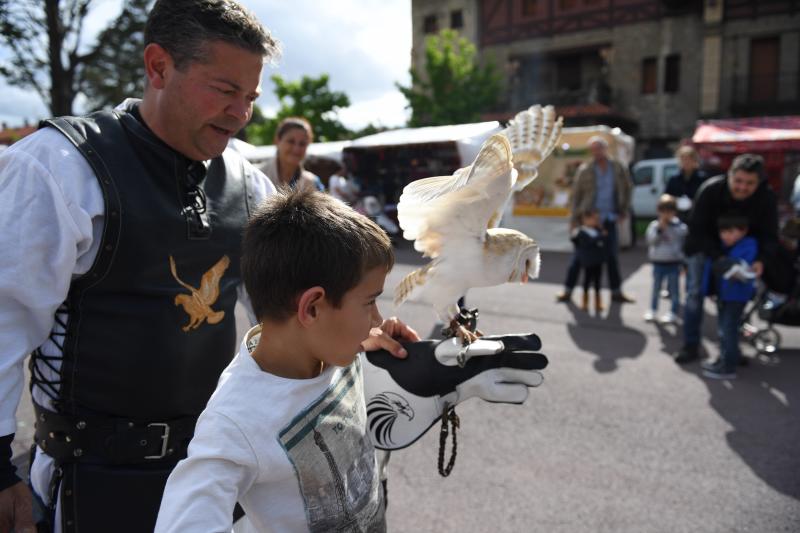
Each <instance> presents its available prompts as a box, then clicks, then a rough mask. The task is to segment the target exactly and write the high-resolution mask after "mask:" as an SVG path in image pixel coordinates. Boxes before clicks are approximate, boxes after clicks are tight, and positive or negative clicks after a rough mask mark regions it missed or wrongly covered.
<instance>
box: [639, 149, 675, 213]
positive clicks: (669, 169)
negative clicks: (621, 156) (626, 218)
mask: <svg viewBox="0 0 800 533" xmlns="http://www.w3.org/2000/svg"><path fill="white" fill-rule="evenodd" d="M677 173H678V161H677V160H676V159H675V158H672V157H670V158H667V159H644V160H642V161H639V162H638V163H636V164H635V165H633V172H632V174H631V178H633V198H632V199H631V207H632V209H633V216H635V217H636V218H656V204H657V203H658V197H659V196H661V195H662V194H664V189H665V188H666V187H667V180H669V178H671V177H672V176H674V175H675V174H677Z"/></svg>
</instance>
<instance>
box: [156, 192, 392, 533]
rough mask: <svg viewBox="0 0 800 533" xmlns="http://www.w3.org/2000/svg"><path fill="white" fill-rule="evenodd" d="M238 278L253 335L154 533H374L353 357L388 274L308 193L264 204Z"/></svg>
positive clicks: (378, 256)
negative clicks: (239, 520) (248, 528)
mask: <svg viewBox="0 0 800 533" xmlns="http://www.w3.org/2000/svg"><path fill="white" fill-rule="evenodd" d="M242 249H243V256H242V260H241V270H242V277H243V279H244V283H245V287H246V289H247V292H248V293H249V294H250V298H251V301H252V305H253V310H254V312H255V314H256V317H257V318H258V320H259V322H260V324H259V325H258V326H256V327H254V328H253V329H251V330H250V331H249V332H248V333H247V335H246V336H245V339H244V341H243V342H242V345H241V348H240V350H239V353H238V355H237V356H236V357H235V358H234V360H233V361H232V362H231V364H230V365H229V366H228V368H227V369H226V370H225V371H224V372H223V374H222V376H221V377H220V380H219V383H218V385H217V389H216V391H215V392H214V394H213V396H212V397H211V399H210V400H209V402H208V405H207V406H206V409H205V411H203V413H202V414H201V415H200V418H199V420H198V422H197V428H196V430H195V434H194V438H193V439H192V441H191V444H190V445H189V452H188V457H187V458H186V459H185V460H183V461H181V462H180V463H179V464H178V466H177V467H176V468H175V470H174V471H173V472H172V475H170V477H169V481H168V482H167V486H166V488H165V491H164V497H163V500H162V503H161V510H160V513H159V516H158V523H157V525H156V531H158V532H166V531H170V532H181V533H182V532H185V531H230V530H231V525H232V516H233V514H232V513H233V508H234V505H235V504H236V502H237V501H238V502H239V503H240V504H241V506H242V507H243V508H244V511H245V513H246V517H247V519H248V520H249V521H250V523H251V525H252V526H254V528H255V530H257V531H308V530H311V531H339V530H340V528H345V527H346V528H348V530H349V528H353V529H354V530H356V529H357V530H359V531H385V529H386V524H385V517H384V514H385V506H384V495H383V491H382V490H381V485H380V482H379V472H378V465H377V464H376V458H375V449H374V448H373V445H372V442H371V440H370V438H369V436H368V432H367V428H366V423H367V418H366V408H365V404H364V395H363V379H362V370H361V365H360V363H359V360H358V359H357V358H356V355H357V353H358V352H359V351H361V350H362V347H361V342H362V341H363V340H364V339H366V338H367V337H368V336H369V334H370V329H371V328H373V327H376V326H379V325H380V324H381V316H380V314H379V312H378V308H377V306H376V298H377V297H378V295H380V294H381V292H382V291H383V284H384V279H385V277H386V274H387V272H388V271H389V269H390V268H391V267H392V265H393V263H394V255H393V251H392V245H391V243H390V242H389V238H388V237H387V236H386V234H385V233H384V232H383V231H382V230H381V229H380V228H379V227H378V226H377V225H376V224H374V223H373V222H371V221H370V220H369V219H367V218H366V217H364V216H361V215H359V214H357V213H356V212H355V211H353V210H352V209H351V208H349V207H347V206H345V205H344V204H343V203H341V202H339V201H337V200H335V199H333V198H331V197H329V196H327V195H325V194H322V193H319V192H314V191H297V192H291V193H287V195H276V196H273V197H271V198H270V199H269V200H268V201H267V202H266V203H265V204H264V205H263V206H262V207H261V208H259V210H258V212H257V213H256V214H255V215H254V216H253V218H252V219H251V220H250V222H249V223H248V225H247V227H246V229H245V234H244V241H243V246H242Z"/></svg>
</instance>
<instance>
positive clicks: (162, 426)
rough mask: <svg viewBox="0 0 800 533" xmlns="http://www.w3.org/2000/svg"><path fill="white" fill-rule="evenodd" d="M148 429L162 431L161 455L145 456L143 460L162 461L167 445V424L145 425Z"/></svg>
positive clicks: (165, 454) (154, 423)
mask: <svg viewBox="0 0 800 533" xmlns="http://www.w3.org/2000/svg"><path fill="white" fill-rule="evenodd" d="M147 427H148V428H151V427H160V428H162V429H163V430H164V433H162V435H161V454H159V455H145V456H144V458H145V459H163V458H164V457H166V456H167V444H168V443H169V424H165V423H164V422H153V423H152V424H147Z"/></svg>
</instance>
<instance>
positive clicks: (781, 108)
mask: <svg viewBox="0 0 800 533" xmlns="http://www.w3.org/2000/svg"><path fill="white" fill-rule="evenodd" d="M729 86H730V88H731V91H732V98H731V111H732V112H733V113H734V114H737V115H743V116H754V115H789V114H797V112H798V109H800V75H799V74H798V73H796V72H792V73H780V74H776V75H772V76H733V77H731V78H730V79H729Z"/></svg>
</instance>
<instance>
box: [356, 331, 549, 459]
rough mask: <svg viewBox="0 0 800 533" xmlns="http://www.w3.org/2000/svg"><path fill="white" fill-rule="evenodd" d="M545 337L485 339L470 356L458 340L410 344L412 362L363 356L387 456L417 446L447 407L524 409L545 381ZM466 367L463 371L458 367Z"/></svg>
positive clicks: (376, 435)
mask: <svg viewBox="0 0 800 533" xmlns="http://www.w3.org/2000/svg"><path fill="white" fill-rule="evenodd" d="M541 345H542V343H541V341H540V340H539V337H537V336H536V335H534V334H529V335H504V336H498V337H482V338H481V339H479V341H478V342H477V343H474V344H473V345H470V346H469V347H468V349H467V350H466V351H465V352H464V351H463V350H462V349H461V347H460V346H459V345H458V344H454V343H453V342H452V339H448V340H445V341H432V340H427V341H421V342H414V343H408V344H404V345H403V346H404V347H405V349H406V350H408V357H407V358H405V359H397V358H396V357H394V356H392V355H391V354H389V353H388V352H386V351H383V350H376V351H373V352H367V353H366V354H363V353H362V354H361V356H360V357H361V358H362V360H361V362H362V365H363V369H364V393H365V397H366V404H367V425H368V429H369V433H370V436H371V438H372V442H373V444H374V445H375V447H376V448H379V449H381V450H397V449H400V448H405V447H407V446H409V445H411V444H413V443H414V442H415V441H416V440H417V439H419V438H420V437H421V436H422V435H424V434H425V432H426V431H428V429H430V427H431V426H432V425H433V424H435V423H436V422H437V421H438V420H439V418H441V416H442V412H443V411H444V408H445V406H448V407H450V406H455V405H456V404H459V403H461V402H463V401H464V400H466V399H467V398H472V397H477V398H481V399H483V400H486V401H488V402H500V403H517V404H519V403H523V402H524V401H525V400H526V399H527V397H528V388H529V387H536V386H538V385H540V384H541V383H542V381H543V377H542V375H541V373H540V372H539V370H541V369H543V368H545V367H546V366H547V357H545V356H544V355H543V354H541V353H538V352H537V350H539V349H540V348H541ZM459 359H460V360H461V361H463V362H464V365H463V366H458V364H457V361H458V360H459Z"/></svg>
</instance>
